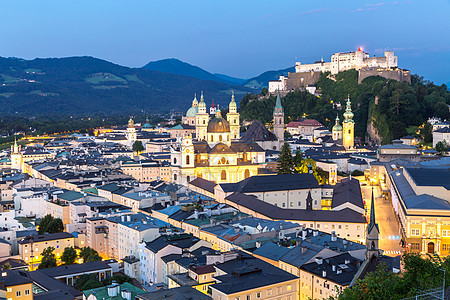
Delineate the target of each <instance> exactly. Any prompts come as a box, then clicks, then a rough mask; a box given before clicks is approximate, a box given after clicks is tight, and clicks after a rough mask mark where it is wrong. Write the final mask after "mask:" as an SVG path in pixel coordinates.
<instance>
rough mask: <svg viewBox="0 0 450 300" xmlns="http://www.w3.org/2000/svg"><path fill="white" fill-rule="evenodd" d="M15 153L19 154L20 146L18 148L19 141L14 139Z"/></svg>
mask: <svg viewBox="0 0 450 300" xmlns="http://www.w3.org/2000/svg"><path fill="white" fill-rule="evenodd" d="M13 153H14V154H17V153H19V146H17V139H16V138H14V148H13Z"/></svg>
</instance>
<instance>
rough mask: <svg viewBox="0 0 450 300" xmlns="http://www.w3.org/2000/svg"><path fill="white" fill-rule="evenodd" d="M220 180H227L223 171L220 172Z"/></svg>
mask: <svg viewBox="0 0 450 300" xmlns="http://www.w3.org/2000/svg"><path fill="white" fill-rule="evenodd" d="M220 179H221V180H227V172H226V171H225V170H222V172H221V173H220Z"/></svg>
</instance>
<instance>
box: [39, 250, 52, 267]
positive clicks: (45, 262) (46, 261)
mask: <svg viewBox="0 0 450 300" xmlns="http://www.w3.org/2000/svg"><path fill="white" fill-rule="evenodd" d="M53 251H55V248H54V247H47V248H45V249H44V251H42V253H41V256H42V260H41V264H40V265H39V267H38V268H39V269H47V268H54V267H56V257H55V254H54V253H53Z"/></svg>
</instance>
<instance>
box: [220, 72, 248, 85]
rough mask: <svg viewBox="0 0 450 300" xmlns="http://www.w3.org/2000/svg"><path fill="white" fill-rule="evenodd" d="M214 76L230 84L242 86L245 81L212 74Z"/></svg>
mask: <svg viewBox="0 0 450 300" xmlns="http://www.w3.org/2000/svg"><path fill="white" fill-rule="evenodd" d="M214 76H216V77H218V78H220V79H222V80H224V81H225V82H231V83H234V84H238V85H242V84H243V83H244V82H245V81H246V80H247V79H242V78H236V77H231V76H228V75H224V74H219V73H214Z"/></svg>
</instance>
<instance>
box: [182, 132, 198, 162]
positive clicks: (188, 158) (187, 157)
mask: <svg viewBox="0 0 450 300" xmlns="http://www.w3.org/2000/svg"><path fill="white" fill-rule="evenodd" d="M194 160H195V152H194V145H193V144H192V136H191V135H187V136H185V137H184V138H183V143H182V146H181V167H182V168H193V167H194Z"/></svg>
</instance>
